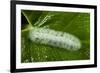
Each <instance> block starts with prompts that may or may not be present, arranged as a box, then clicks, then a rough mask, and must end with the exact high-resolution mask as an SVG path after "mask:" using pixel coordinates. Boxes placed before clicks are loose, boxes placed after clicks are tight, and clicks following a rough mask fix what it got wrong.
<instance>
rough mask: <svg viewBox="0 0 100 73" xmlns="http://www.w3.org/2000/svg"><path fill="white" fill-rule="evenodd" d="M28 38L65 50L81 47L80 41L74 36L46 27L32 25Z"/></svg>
mask: <svg viewBox="0 0 100 73" xmlns="http://www.w3.org/2000/svg"><path fill="white" fill-rule="evenodd" d="M29 38H30V40H31V41H33V42H35V43H40V44H45V45H50V46H53V47H59V48H65V49H67V50H78V49H80V48H81V42H80V40H79V39H78V38H77V37H76V36H74V35H72V34H69V33H66V32H60V31H55V30H52V29H48V28H41V27H34V28H33V29H32V30H30V31H29Z"/></svg>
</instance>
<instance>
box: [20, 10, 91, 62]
mask: <svg viewBox="0 0 100 73" xmlns="http://www.w3.org/2000/svg"><path fill="white" fill-rule="evenodd" d="M22 15H24V16H25V18H24V20H22V22H23V21H27V22H28V24H27V26H26V27H25V28H24V29H22V30H21V31H22V32H21V62H26V63H27V62H46V61H67V60H87V59H90V14H89V13H79V12H54V11H35V10H33V11H32V10H22ZM23 25H24V24H23ZM22 27H24V26H22ZM32 27H45V28H50V29H52V30H56V31H61V32H66V33H70V34H72V35H75V36H76V37H77V38H79V39H80V40H81V43H82V47H81V48H80V49H79V50H77V51H69V50H67V49H64V48H57V47H52V46H49V45H43V44H38V43H37V44H36V43H34V42H32V41H31V40H30V39H29V30H31V28H32Z"/></svg>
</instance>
